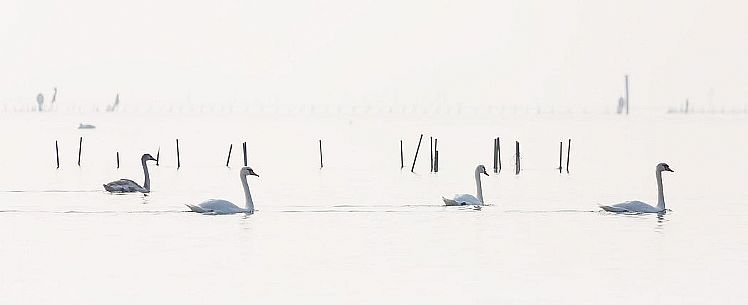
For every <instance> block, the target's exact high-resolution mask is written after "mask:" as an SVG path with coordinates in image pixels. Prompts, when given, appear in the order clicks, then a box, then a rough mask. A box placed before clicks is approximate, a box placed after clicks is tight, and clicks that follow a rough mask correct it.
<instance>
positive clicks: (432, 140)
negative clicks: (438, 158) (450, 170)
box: [429, 137, 434, 173]
mask: <svg viewBox="0 0 748 305" xmlns="http://www.w3.org/2000/svg"><path fill="white" fill-rule="evenodd" d="M429 155H430V156H431V169H430V170H429V172H431V173H433V172H434V137H429Z"/></svg>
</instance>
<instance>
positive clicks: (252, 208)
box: [240, 175, 255, 214]
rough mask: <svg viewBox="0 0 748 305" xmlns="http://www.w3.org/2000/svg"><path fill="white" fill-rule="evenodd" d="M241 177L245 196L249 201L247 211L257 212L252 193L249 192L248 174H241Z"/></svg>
mask: <svg viewBox="0 0 748 305" xmlns="http://www.w3.org/2000/svg"><path fill="white" fill-rule="evenodd" d="M240 178H241V179H242V186H243V187H244V197H246V200H247V203H246V207H245V208H244V209H245V210H246V212H247V213H250V214H251V213H254V212H255V204H254V202H252V193H250V192H249V184H247V176H245V175H241V176H240Z"/></svg>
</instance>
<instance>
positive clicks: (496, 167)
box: [493, 138, 499, 173]
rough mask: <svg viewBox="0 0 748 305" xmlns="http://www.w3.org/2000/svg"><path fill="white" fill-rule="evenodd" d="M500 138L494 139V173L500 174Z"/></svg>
mask: <svg viewBox="0 0 748 305" xmlns="http://www.w3.org/2000/svg"><path fill="white" fill-rule="evenodd" d="M498 141H499V138H495V139H493V172H494V173H498V172H499V154H498V149H499V143H498Z"/></svg>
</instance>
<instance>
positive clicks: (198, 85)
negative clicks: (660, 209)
mask: <svg viewBox="0 0 748 305" xmlns="http://www.w3.org/2000/svg"><path fill="white" fill-rule="evenodd" d="M746 6H748V5H746V4H743V3H742V2H739V1H638V0H636V1H598V0H596V1H536V0H530V1H390V0H385V1H381V0H379V1H362V0H322V1H288V0H281V1H233V0H218V1H202V2H199V3H187V2H186V1H164V0H156V1H144V0H135V1H108V0H104V1H101V0H95V1H94V0H69V1H43V0H22V1H20V0H5V1H2V2H0V71H2V72H0V102H4V103H10V102H13V103H15V102H24V103H26V102H28V103H33V100H34V98H35V96H36V94H37V93H38V92H44V93H45V95H46V96H48V95H49V94H50V93H51V89H52V87H55V86H57V87H58V88H59V89H60V95H59V101H60V102H66V101H68V102H71V103H73V102H76V103H110V102H111V101H112V99H113V96H114V93H116V92H120V94H121V95H122V96H123V100H125V101H127V102H128V103H132V104H147V103H149V102H153V101H160V102H174V103H180V102H188V101H189V102H192V103H202V102H204V103H223V102H242V103H243V102H274V103H284V104H293V103H305V104H309V103H357V104H365V103H385V104H398V103H407V104H414V103H415V104H421V103H437V102H446V103H467V104H488V103H495V104H505V105H512V104H527V105H558V106H584V105H599V104H605V103H610V104H611V105H612V104H614V103H615V102H616V100H617V97H618V96H619V95H621V94H622V91H623V75H624V74H625V73H629V74H631V78H632V103H634V105H633V106H632V107H645V108H647V109H665V108H666V107H667V106H669V105H675V104H676V103H680V102H681V101H683V100H685V99H686V98H690V99H691V101H692V102H693V103H694V104H702V105H705V104H707V103H708V102H709V101H710V97H711V100H713V102H714V103H715V104H720V105H739V106H741V107H742V106H743V105H745V104H748V18H745V12H746V11H748V7H746Z"/></svg>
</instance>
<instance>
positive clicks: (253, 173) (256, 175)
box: [249, 172, 260, 177]
mask: <svg viewBox="0 0 748 305" xmlns="http://www.w3.org/2000/svg"><path fill="white" fill-rule="evenodd" d="M249 174H250V175H252V176H255V177H260V175H258V174H255V172H251V173H249Z"/></svg>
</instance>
